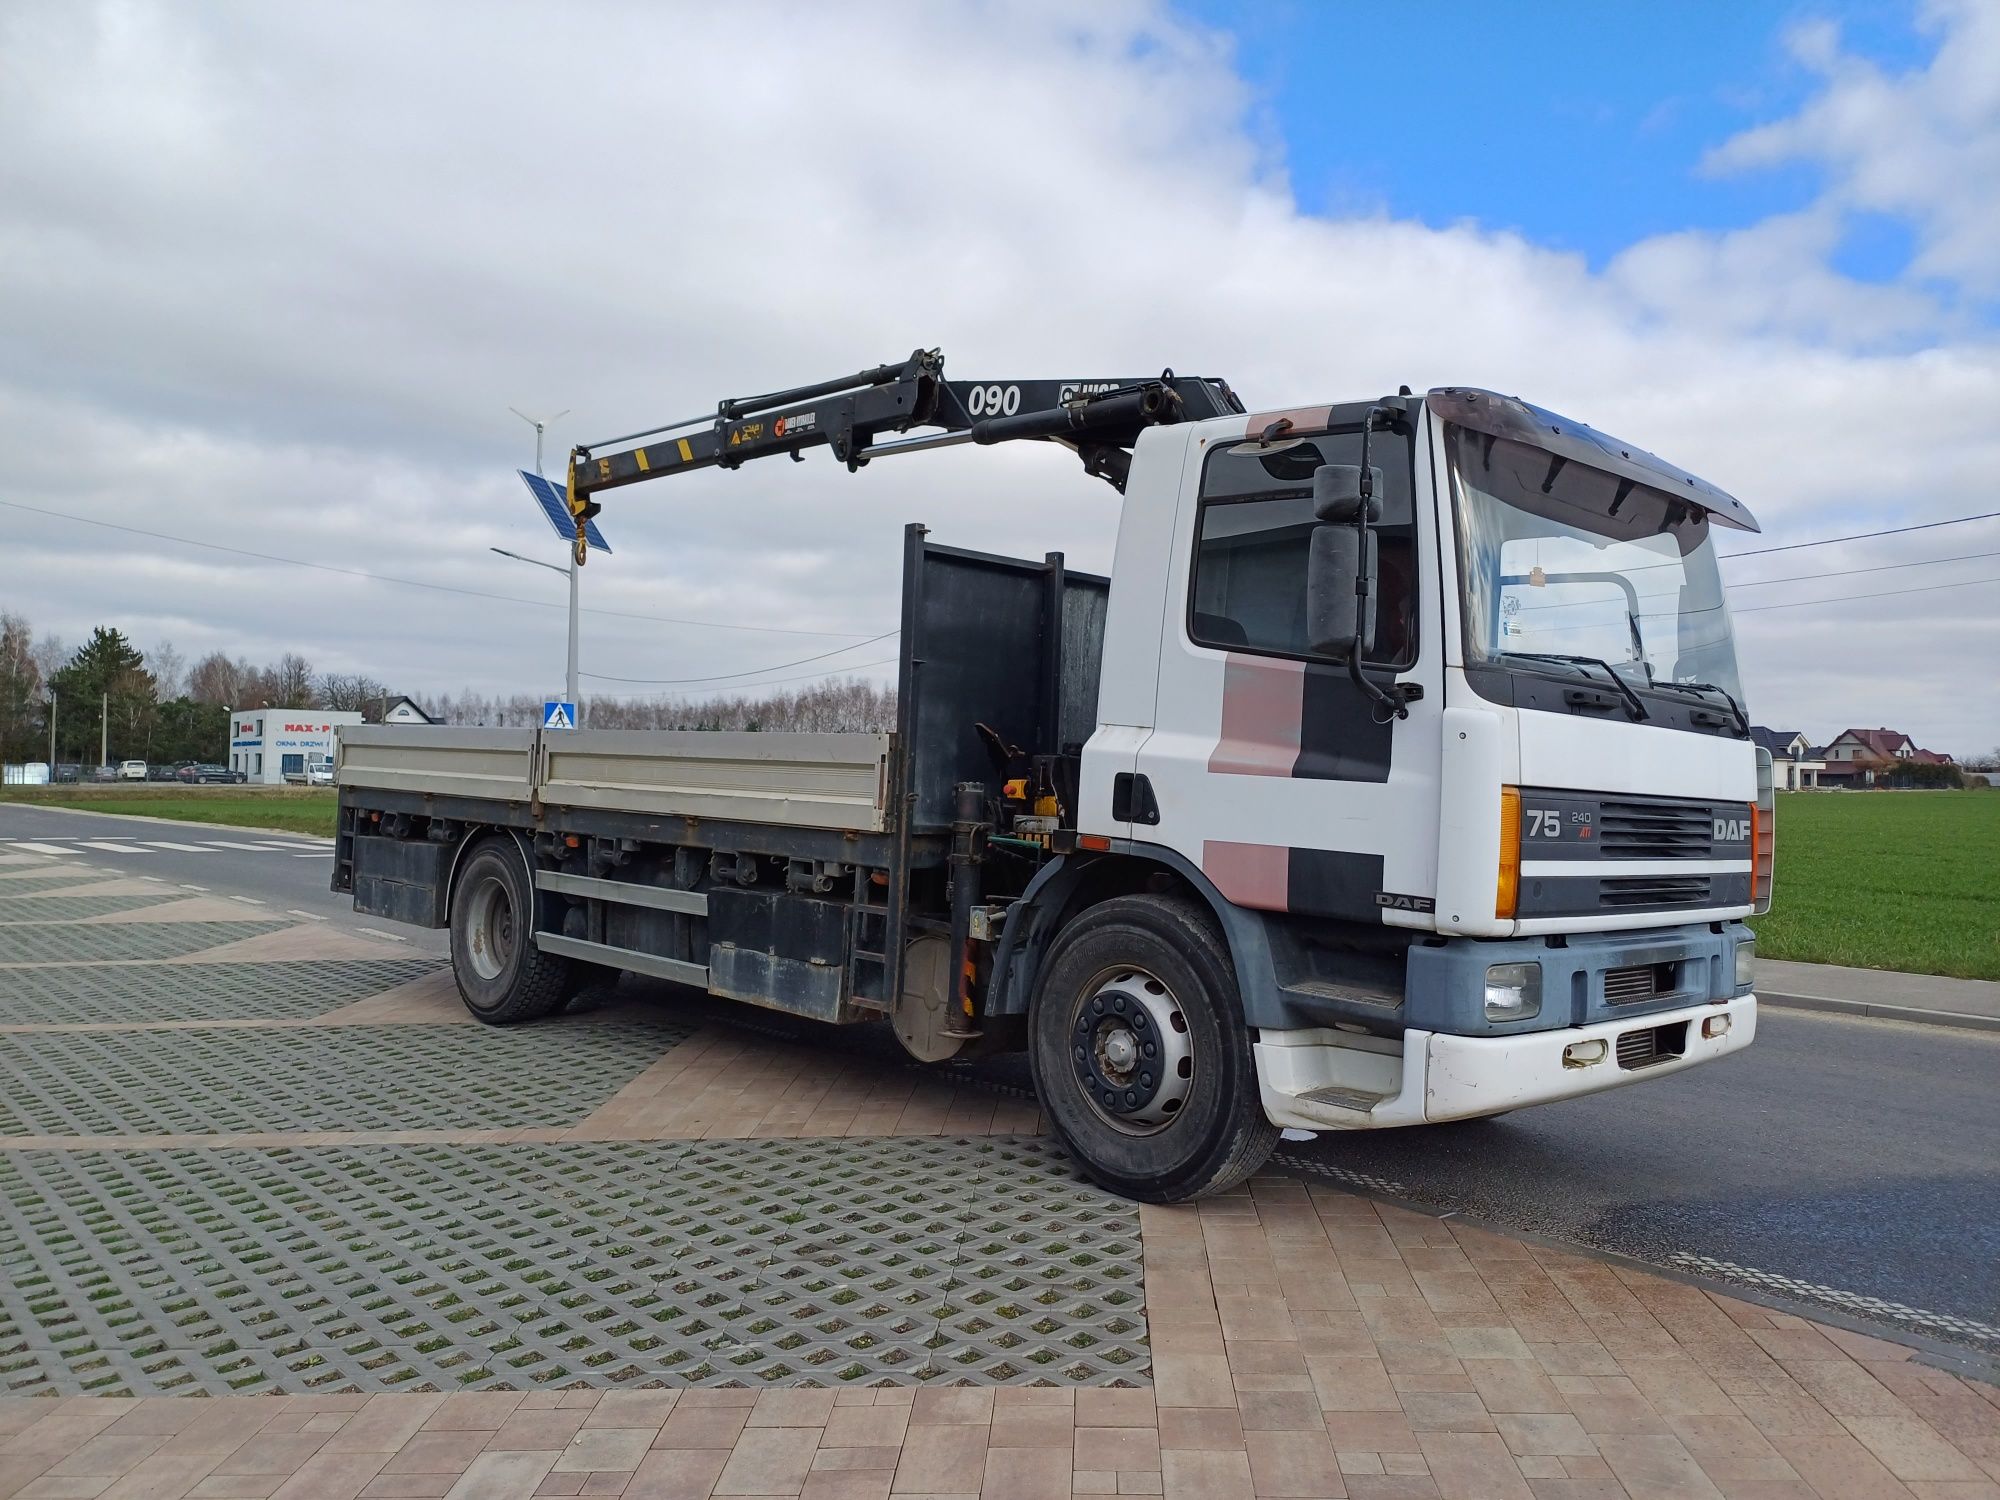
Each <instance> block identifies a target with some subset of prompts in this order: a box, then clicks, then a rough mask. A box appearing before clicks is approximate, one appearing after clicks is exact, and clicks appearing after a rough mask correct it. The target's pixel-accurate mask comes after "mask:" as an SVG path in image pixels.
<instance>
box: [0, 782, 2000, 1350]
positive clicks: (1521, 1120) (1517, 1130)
mask: <svg viewBox="0 0 2000 1500" xmlns="http://www.w3.org/2000/svg"><path fill="white" fill-rule="evenodd" d="M22 840H26V841H30V842H31V843H34V844H40V845H44V846H46V847H49V848H54V849H62V850H69V851H72V852H73V853H74V855H75V857H76V858H78V859H81V860H85V861H88V862H90V863H93V864H98V865H104V866H111V867H115V868H118V869H121V870H124V871H126V872H127V873H129V874H150V875H156V876H158V877H160V878H162V879H165V880H169V881H172V882H174V883H176V884H181V885H189V886H196V887H199V888H203V889H206V890H208V891H210V892H212V893H214V894H217V895H224V896H233V897H238V898H241V899H245V900H249V901H258V902H263V903H266V904H268V905H271V906H273V907H276V908H278V909H279V910H286V911H295V912H300V913H308V914H311V915H315V916H321V917H325V918H327V919H329V920H334V921H342V922H358V923H361V924H363V925H368V926H372V927H375V928H377V929H378V930H380V931H385V932H391V933H394V934H397V935H399V936H401V937H403V938H404V939H406V940H407V941H408V942H409V943H410V945H411V947H412V948H413V949H417V950H419V951H426V952H442V951H444V943H443V939H442V935H441V934H436V933H424V932H419V931H416V930H414V929H411V928H407V927H401V926H397V925H395V924H391V923H380V922H376V921H375V920H374V919H372V918H360V917H356V916H354V915H353V913H352V912H351V911H350V910H349V908H348V905H347V902H346V900H345V898H341V897H336V896H334V895H333V894H332V893H331V892H329V891H328V890H327V888H326V883H327V875H328V861H329V859H330V858H331V855H330V852H328V846H327V845H325V844H324V843H318V844H315V841H313V840H309V839H305V838H301V837H297V836H290V835H284V834H269V835H266V834H261V833H256V832H251V831H246V830H220V829H212V828H204V827H193V826H176V825H172V824H167V823H161V822H152V821H146V820H141V819H131V818H108V817H97V816H83V815H79V814H72V813H65V812H60V811H56V810H54V809H44V808H30V807H24V806H19V805H8V804H0V848H6V847H13V846H15V844H10V843H8V842H6V841H15V843H16V844H17V843H18V841H22ZM85 841H88V842H85ZM267 842H268V843H270V844H274V845H283V846H286V847H280V848H266V847H261V846H262V845H264V844H265V843H267ZM105 845H111V846H119V847H110V848H107V847H103V846H105ZM234 845H254V846H258V847H252V848H239V847H231V846H234ZM182 846H186V847H182ZM659 989H660V991H661V992H662V994H663V996H664V995H670V994H671V993H672V992H673V990H674V987H672V986H665V985H661V986H659ZM753 1019H755V1020H756V1021H757V1023H758V1024H760V1025H771V1024H785V1023H784V1021H783V1018H779V1017H774V1016H770V1015H768V1014H767V1013H762V1012H760V1013H757V1015H756V1016H755V1017H754V1018H753ZM798 1024H799V1025H801V1026H806V1025H809V1024H810V1023H798ZM853 1040H854V1041H856V1042H860V1041H861V1039H859V1038H855V1039H853ZM977 1071H979V1072H981V1073H984V1074H986V1075H987V1076H989V1077H991V1078H993V1079H994V1080H995V1081H996V1082H1002V1083H1011V1084H1014V1085H1017V1086H1018V1085H1022V1084H1025V1082H1026V1070H1025V1068H1024V1067H1022V1066H1020V1064H1019V1062H1018V1061H1017V1060H1015V1059H1003V1060H999V1061H997V1062H994V1063H988V1064H981V1065H978V1068H977ZM1282 1159H1283V1161H1284V1162H1285V1163H1286V1164H1287V1165H1289V1166H1290V1167H1292V1168H1293V1169H1295V1170H1299V1169H1302V1170H1305V1171H1308V1172H1310V1171H1314V1170H1322V1171H1328V1172H1331V1173H1332V1174H1333V1175H1335V1176H1336V1177H1337V1178H1345V1179H1347V1180H1350V1181H1351V1180H1353V1175H1352V1174H1359V1175H1360V1176H1362V1177H1365V1178H1369V1179H1375V1180H1376V1182H1377V1183H1378V1184H1379V1185H1380V1188H1381V1190H1382V1191H1386V1192H1388V1193H1390V1194H1392V1195H1394V1196H1398V1197H1402V1198H1407V1199H1411V1200H1415V1201H1417V1202H1420V1203H1425V1204H1431V1205H1436V1206H1440V1207H1445V1208H1449V1209H1453V1210H1457V1211H1460V1212H1464V1213H1467V1214H1470V1215H1473V1216H1476V1217H1478V1218H1481V1219H1487V1220H1491V1221H1493V1222H1495V1223H1497V1224H1500V1225H1503V1226H1507V1227H1512V1228H1516V1229H1521V1230H1526V1231H1528V1232H1531V1233H1538V1234H1543V1235H1547V1236H1549V1237H1551V1238H1554V1239H1558V1240H1565V1241H1571V1242H1577V1243H1581V1244H1584V1245H1588V1246H1592V1247H1595V1248H1597V1249H1602V1250H1608V1251H1613V1252H1616V1253H1619V1254H1623V1255H1629V1256H1632V1257H1633V1258H1635V1259H1638V1260H1642V1261H1646V1262H1649V1263H1652V1264H1656V1265H1662V1266H1668V1267H1679V1268H1680V1269H1683V1270H1688V1271H1693V1272H1697V1273H1700V1274H1706V1275H1712V1276H1717V1277H1720V1278H1722V1279H1724V1280H1736V1281H1744V1280H1746V1279H1747V1280H1749V1281H1750V1282H1752V1283H1753V1284H1758V1278H1788V1279H1789V1283H1792V1284H1787V1283H1785V1282H1780V1281H1769V1280H1766V1281H1763V1282H1762V1283H1761V1284H1763V1285H1765V1286H1766V1287H1767V1289H1769V1290H1772V1291H1777V1292H1781V1293H1784V1294H1787V1295H1792V1296H1799V1297H1805V1298H1807V1299H1809V1300H1817V1301H1819V1302H1821V1303H1822V1304H1824V1305H1828V1306H1834V1307H1845V1308H1846V1309H1847V1310H1849V1311H1851V1312H1855V1313H1856V1314H1857V1315H1862V1316H1867V1317H1870V1318H1874V1319H1877V1320H1882V1319H1887V1320H1889V1321H1890V1322H1892V1323H1894V1324H1895V1325H1897V1326H1900V1327H1902V1328H1905V1329H1907V1330H1909V1331H1912V1332H1917V1333H1923V1334H1927V1335H1930V1336H1933V1337H1938V1338H1944V1339H1948V1340H1951V1341H1953V1342H1959V1343H1969V1344H1973V1345H1975V1346H1978V1347H1980V1348H1982V1349H1984V1350H1986V1351H1987V1352H1989V1353H1994V1354H2000V1034H1994V1033H1984V1032H1974V1031H1966V1030H1961V1029H1957V1028H1951V1027H1930V1026H1915V1025H1909V1024H1906V1023H1902V1022H1894V1021H1878V1020H1865V1019H1859V1018H1849V1017H1844V1016H1832V1015H1822V1014H1818V1013H1814V1012H1806V1011H1798V1010H1784V1009H1778V1008H1775V1007H1767V1008H1766V1009H1765V1010H1764V1012H1763V1014H1762V1016H1761V1017H1760V1019H1759V1034H1758V1038H1757V1042H1756V1045H1755V1046H1753V1047H1752V1048H1750V1049H1749V1050H1748V1051H1747V1052H1744V1053H1742V1054H1739V1055H1738V1056H1736V1057H1732V1058H1729V1059H1726V1060H1724V1061H1723V1062H1720V1063H1716V1064H1713V1065H1711V1066H1709V1067H1706V1068H1699V1069H1696V1070H1694V1071H1692V1072H1688V1073H1684V1074H1679V1075H1676V1076H1674V1077H1671V1078H1663V1079H1659V1080H1656V1081H1653V1082H1649V1083H1643V1084H1639V1085H1636V1086H1633V1087H1629V1088H1623V1089H1617V1090H1613V1091H1612V1092H1610V1093H1608V1094H1600V1095H1597V1096H1595V1097H1593V1098H1589V1099H1578V1100H1573V1101H1571V1102H1569V1103H1565V1104H1555V1105H1545V1106H1543V1107H1541V1108H1539V1109H1531V1110H1525V1111H1522V1112H1520V1113H1518V1114H1515V1115H1510V1116H1508V1117H1506V1118H1504V1119H1499V1120H1489V1121H1481V1122H1475V1123H1472V1124H1466V1125H1443V1126H1431V1127H1427V1128H1423V1129H1417V1130H1400V1131H1383V1132H1379V1133H1367V1134H1349V1135H1325V1136H1321V1137H1319V1138H1318V1139H1317V1140H1315V1141H1312V1142H1309V1143H1308V1142H1299V1143H1287V1144H1286V1145H1285V1146H1284V1147H1283V1148H1282ZM1691 1257H1700V1258H1702V1259H1701V1260H1699V1261H1697V1260H1694V1259H1691ZM1718 1263H1719V1264H1718ZM1854 1298H1876V1299H1880V1300H1881V1301H1883V1302H1886V1303H1894V1304H1898V1305H1899V1308H1900V1309H1901V1310H1900V1311H1898V1310H1897V1309H1883V1308H1880V1307H1868V1306H1860V1305H1857V1304H1856V1303H1855V1302H1854V1301H1853V1300H1852V1299H1854ZM1951 1319H1959V1320H1969V1321H1970V1322H1971V1323H1973V1324H1978V1325H1986V1328H1987V1330H1989V1331H1982V1330H1981V1329H1979V1328H1967V1327H1964V1326H1954V1325H1953V1324H1952V1323H1951V1322H1950V1321H1949V1320H1951Z"/></svg>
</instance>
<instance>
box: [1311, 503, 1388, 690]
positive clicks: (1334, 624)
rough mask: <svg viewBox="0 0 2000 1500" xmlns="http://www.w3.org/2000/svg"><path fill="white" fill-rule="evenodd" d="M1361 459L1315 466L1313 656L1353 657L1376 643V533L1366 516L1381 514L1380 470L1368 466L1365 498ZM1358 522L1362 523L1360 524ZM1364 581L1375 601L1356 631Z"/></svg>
mask: <svg viewBox="0 0 2000 1500" xmlns="http://www.w3.org/2000/svg"><path fill="white" fill-rule="evenodd" d="M1361 478H1362V476H1361V466H1360V465H1359V464H1321V465H1320V466H1319V467H1318V468H1317V469H1314V470H1313V514H1314V515H1315V516H1316V517H1318V519H1319V522H1320V524H1319V525H1318V526H1315V527H1314V528H1313V533H1312V539H1311V542H1310V547H1309V550H1308V551H1307V553H1306V649H1307V650H1308V651H1310V652H1312V653H1313V655H1315V656H1330V657H1332V658H1333V659H1334V660H1335V661H1351V660H1353V659H1354V658H1355V657H1356V655H1357V653H1358V654H1359V655H1360V656H1366V655H1367V654H1368V653H1369V652H1370V651H1371V650H1373V649H1374V646H1375V610H1374V608H1373V606H1372V600H1373V598H1374V594H1375V572H1376V553H1375V533H1374V532H1372V531H1370V530H1368V528H1367V524H1366V522H1364V521H1362V514H1363V510H1362V507H1363V505H1364V504H1365V505H1366V507H1367V512H1366V514H1367V520H1368V521H1373V520H1375V519H1376V518H1377V517H1379V516H1380V515H1381V502H1380V501H1379V500H1377V499H1376V498H1375V496H1376V494H1377V493H1379V491H1380V490H1381V487H1382V471H1381V470H1380V469H1377V468H1374V467H1372V466H1371V467H1370V469H1369V471H1368V478H1369V480H1370V481H1371V482H1370V483H1369V484H1368V486H1367V493H1366V495H1365V497H1364V495H1363V486H1362V482H1361ZM1357 522H1360V523H1361V524H1356V523H1357ZM1361 584H1365V585H1366V586H1367V593H1368V596H1369V599H1370V600H1371V606H1370V608H1369V609H1368V610H1367V611H1366V613H1365V615H1364V616H1363V619H1364V623H1363V624H1362V626H1361V633H1360V634H1359V635H1357V632H1356V629H1355V616H1356V615H1357V613H1361V612H1360V611H1358V610H1357V609H1356V593H1355V591H1356V587H1357V585H1361Z"/></svg>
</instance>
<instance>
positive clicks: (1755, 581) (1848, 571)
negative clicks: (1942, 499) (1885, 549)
mask: <svg viewBox="0 0 2000 1500" xmlns="http://www.w3.org/2000/svg"><path fill="white" fill-rule="evenodd" d="M1982 557H2000V552H1966V553H1963V554H1961V555H1960V556H1958V557H1926V558H1923V559H1921V560H1920V561H1918V562H1899V563H1881V564H1878V565H1877V566H1875V567H1872V568H1839V569H1836V570H1835V571H1834V572H1831V573H1794V574H1792V575H1791V577H1789V578H1751V579H1746V580H1745V581H1744V582H1742V583H1730V584H1724V585H1723V587H1725V588H1732V589H1758V588H1762V587H1763V586H1764V585H1765V584H1767V583H1805V582H1808V581H1809V580H1811V579H1814V578H1851V577H1853V576H1854V575H1855V574H1856V573H1893V572H1894V571H1895V570H1896V569H1898V568H1934V567H1936V566H1937V565H1938V564H1939V563H1955V562H1972V561H1974V560H1975V559H1978V558H1982Z"/></svg>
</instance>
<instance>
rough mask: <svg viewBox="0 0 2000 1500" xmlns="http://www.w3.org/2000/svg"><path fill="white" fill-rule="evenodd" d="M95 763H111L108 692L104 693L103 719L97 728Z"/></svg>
mask: <svg viewBox="0 0 2000 1500" xmlns="http://www.w3.org/2000/svg"><path fill="white" fill-rule="evenodd" d="M97 763H98V764H99V765H100V766H108V765H110V764H111V694H110V693H108V692H107V693H106V694H105V695H104V719H103V722H102V724H101V725H100V726H99V729H98V737H97Z"/></svg>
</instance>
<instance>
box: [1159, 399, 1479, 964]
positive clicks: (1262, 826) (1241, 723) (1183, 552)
mask: <svg viewBox="0 0 2000 1500" xmlns="http://www.w3.org/2000/svg"><path fill="white" fill-rule="evenodd" d="M1366 410H1367V407H1366V406H1365V405H1353V406H1346V407H1333V408H1326V407H1320V408H1310V409H1307V410H1303V411H1296V412H1287V413H1266V414H1264V415H1261V416H1252V417H1251V418H1250V419H1249V420H1248V423H1247V424H1246V430H1247V432H1248V433H1250V434H1252V435H1253V436H1250V437H1248V438H1243V437H1238V436H1236V435H1234V434H1233V433H1232V432H1230V431H1229V430H1227V429H1220V430H1219V429H1218V426H1217V425H1216V424H1207V425H1206V426H1205V427H1204V429H1203V436H1202V438H1201V439H1200V440H1199V441H1196V442H1193V443H1191V444H1190V445H1189V451H1188V454H1187V459H1186V466H1185V469H1184V473H1183V480H1182V493H1183V499H1182V503H1181V505H1180V506H1179V508H1178V512H1177V517H1176V522H1175V537H1174V543H1173V555H1172V560H1171V565H1170V566H1171V571H1170V573H1169V577H1168V587H1167V597H1168V608H1167V610H1166V611H1165V617H1164V619H1163V621H1162V630H1161V642H1160V670H1159V686H1158V694H1157V712H1156V716H1155V726H1154V729H1153V732H1152V733H1151V735H1150V736H1149V737H1148V738H1147V739H1146V741H1145V743H1144V744H1143V745H1142V746H1141V747H1140V750H1139V753H1138V757H1137V770H1138V772H1139V775H1140V778H1141V780H1142V782H1143V786H1142V788H1141V797H1140V803H1141V806H1142V808H1143V811H1142V812H1141V813H1139V814H1137V816H1140V817H1146V816H1150V817H1151V818H1152V819H1153V821H1152V822H1151V824H1150V825H1149V826H1142V825H1140V824H1136V823H1135V826H1134V827H1133V830H1132V836H1133V837H1134V838H1137V839H1142V840H1148V841H1151V842H1155V843H1159V844H1164V845H1166V846H1167V847H1169V848H1172V849H1174V850H1175V851H1177V852H1178V853H1180V854H1181V855H1183V856H1184V857H1185V858H1187V859H1188V860H1190V861H1191V862H1192V863H1194V864H1195V865H1197V866H1198V867H1199V868H1200V869H1201V870H1202V871H1203V872H1204V873H1205V874H1206V875H1207V876H1208V877H1209V879H1210V880H1212V881H1213V882H1214V883H1215V885H1216V887H1217V888H1218V889H1219V890H1220V891H1221V892H1222V894H1223V895H1224V896H1225V897H1227V898H1228V899H1229V900H1231V901H1233V902H1235V903H1236V904H1237V905H1239V906H1245V907H1252V908H1257V909H1261V910H1266V911H1273V912H1289V913H1294V914H1297V915H1301V916H1316V917H1331V918H1339V919H1347V920H1355V921H1362V922H1367V923H1371V924H1372V923H1388V924H1391V925H1397V926H1414V927H1428V926H1430V925H1431V922H1432V917H1431V914H1430V913H1431V905H1432V903H1433V901H1434V899H1435V895H1436V888H1437V841H1436V837H1435V828H1436V820H1437V798H1438V761H1439V739H1438V736H1439V733H1440V724H1439V713H1440V710H1441V707H1442V701H1441V700H1442V698H1443V690H1442V686H1441V684H1442V673H1441V668H1440V663H1441V661H1442V658H1443V652H1442V650H1441V641H1440V639H1439V629H1438V626H1437V623H1436V622H1437V621H1438V619H1439V611H1438V609H1437V597H1438V595H1437V590H1438V587H1439V573H1438V567H1437V557H1438V540H1437V535H1436V513H1435V507H1434V505H1433V503H1432V484H1431V475H1430V464H1429V460H1428V446H1427V444H1425V443H1423V442H1422V441H1421V439H1420V434H1419V433H1418V431H1417V430H1416V424H1421V423H1422V422H1423V421H1425V420H1427V418H1426V416H1425V414H1423V413H1422V412H1421V410H1419V411H1418V412H1417V413H1415V414H1413V415H1412V416H1411V417H1410V418H1409V419H1408V420H1407V421H1406V422H1405V423H1403V424H1402V425H1401V426H1400V427H1399V429H1398V430H1396V431H1394V432H1381V431H1378V432H1376V433H1375V434H1373V436H1372V437H1371V439H1370V454H1369V462H1370V466H1371V467H1372V468H1375V469H1377V470H1378V471H1379V472H1380V474H1381V478H1380V480H1379V481H1378V492H1379V493H1380V495H1381V497H1382V506H1383V512H1382V517H1381V521H1380V523H1379V526H1378V529H1377V536H1378V546H1379V556H1380V559H1381V561H1380V578H1379V587H1378V592H1377V602H1376V607H1377V614H1376V625H1375V645H1374V649H1373V651H1372V653H1371V655H1370V657H1369V658H1368V661H1367V664H1366V667H1365V670H1366V671H1367V673H1368V675H1369V676H1370V678H1371V679H1373V680H1374V681H1376V682H1377V683H1378V684H1380V685H1383V686H1386V685H1387V684H1389V683H1390V682H1393V681H1402V682H1413V683H1416V684H1417V685H1419V686H1420V687H1421V688H1422V697H1421V698H1420V699H1419V700H1418V701H1416V702H1414V703H1412V704H1410V705H1409V716H1408V718H1406V719H1401V720H1397V719H1395V718H1393V717H1392V716H1391V715H1390V714H1388V713H1387V712H1386V711H1384V710H1382V709H1381V708H1379V707H1378V706H1377V705H1376V704H1375V703H1374V702H1373V701H1372V700H1371V699H1370V698H1369V697H1368V696H1367V695H1366V694H1364V693H1363V692H1362V691H1361V690H1360V689H1359V688H1357V687H1356V686H1355V684H1354V682H1353V681H1352V679H1351V677H1350V675H1349V672H1348V669H1347V667H1346V666H1345V665H1344V664H1340V663H1335V662H1332V661H1328V660H1325V659H1315V658H1314V657H1313V656H1312V655H1311V653H1309V652H1308V651H1307V650H1306V648H1305V638H1306V607H1305V606H1306V599H1305V583H1306V555H1307V548H1308V545H1309V540H1310V537H1311V533H1312V529H1313V526H1314V524H1315V523H1314V517H1313V510H1312V476H1313V471H1314V470H1315V469H1316V468H1318V467H1319V466H1320V465H1321V464H1325V463H1336V464H1354V463H1358V462H1359V461H1360V456H1361V422H1362V418H1363V416H1364V414H1365V412H1366ZM1281 418H1290V420H1291V426H1290V427H1289V428H1287V429H1284V430H1283V431H1282V433H1281V434H1279V435H1274V437H1273V439H1272V440H1271V441H1269V442H1268V443H1267V442H1264V441H1263V440H1262V439H1261V438H1260V437H1259V436H1255V435H1257V434H1261V433H1263V432H1264V431H1266V430H1267V429H1268V428H1269V427H1270V426H1271V425H1272V424H1273V423H1275V422H1278V421H1279V420H1280V419H1281ZM1233 425H1234V424H1232V426H1233ZM1420 455H1421V457H1420ZM1148 798H1149V799H1150V801H1148V800H1147V799H1148Z"/></svg>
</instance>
